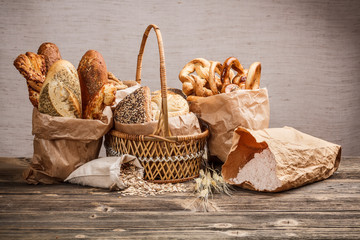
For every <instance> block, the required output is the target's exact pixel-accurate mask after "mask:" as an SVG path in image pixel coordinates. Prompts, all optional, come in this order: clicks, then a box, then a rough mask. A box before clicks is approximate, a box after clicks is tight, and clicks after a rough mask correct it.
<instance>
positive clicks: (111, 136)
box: [105, 25, 209, 183]
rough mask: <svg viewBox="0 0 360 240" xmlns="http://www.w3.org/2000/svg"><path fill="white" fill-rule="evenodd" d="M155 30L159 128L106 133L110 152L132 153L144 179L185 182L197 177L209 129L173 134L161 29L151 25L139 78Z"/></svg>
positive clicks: (147, 31) (138, 68)
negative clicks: (136, 132) (134, 132)
mask: <svg viewBox="0 0 360 240" xmlns="http://www.w3.org/2000/svg"><path fill="white" fill-rule="evenodd" d="M152 28H153V29H154V30H155V33H156V37H157V42H158V47H159V55H160V82H161V97H162V107H161V112H160V117H159V121H158V125H157V128H156V130H155V132H154V133H153V134H151V135H148V136H145V135H130V134H126V133H122V132H119V131H116V130H112V131H110V132H109V133H108V134H107V135H106V137H105V147H106V154H107V156H119V155H122V154H131V155H134V156H136V157H137V158H138V159H139V160H140V162H141V164H142V166H143V167H144V179H145V180H148V181H151V182H156V183H175V182H184V181H187V180H190V179H193V178H195V177H198V175H199V170H200V164H201V160H202V156H203V154H204V147H205V144H206V138H207V136H208V135H209V131H208V130H207V129H205V131H203V132H202V133H200V134H196V135H189V136H171V134H170V131H169V126H168V109H167V96H166V95H167V91H166V90H167V87H166V69H165V57H164V48H163V42H162V38H161V33H160V29H159V28H158V27H157V26H156V25H149V26H148V27H147V28H146V30H145V33H144V35H143V39H142V42H141V46H140V51H139V55H138V61H137V69H136V81H137V82H138V83H141V67H142V58H143V52H144V47H145V44H146V40H147V37H148V35H149V32H150V30H151V29H152Z"/></svg>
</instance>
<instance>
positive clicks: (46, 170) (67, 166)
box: [23, 108, 113, 184]
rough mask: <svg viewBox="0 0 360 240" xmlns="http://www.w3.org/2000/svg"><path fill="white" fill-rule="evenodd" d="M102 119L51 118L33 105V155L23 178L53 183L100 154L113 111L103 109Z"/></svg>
mask: <svg viewBox="0 0 360 240" xmlns="http://www.w3.org/2000/svg"><path fill="white" fill-rule="evenodd" d="M104 115H105V116H104V118H103V119H102V120H89V119H75V118H67V117H53V116H49V115H47V114H42V113H40V112H39V111H38V109H36V108H34V110H33V117H32V134H33V135H35V137H34V141H33V144H34V154H33V158H32V160H31V163H30V166H29V168H28V169H27V170H25V171H24V173H23V177H24V179H25V180H26V181H27V182H28V183H30V184H37V183H45V184H53V183H57V182H61V181H63V180H64V179H65V178H66V177H67V176H68V175H69V174H70V173H71V172H73V171H74V170H75V169H76V168H78V167H79V166H81V165H83V164H84V163H86V162H88V161H90V160H93V159H96V158H98V156H99V152H100V148H101V145H102V138H103V136H104V135H105V134H106V133H107V132H108V131H109V130H110V129H111V127H112V125H113V121H112V111H111V109H110V108H105V110H104Z"/></svg>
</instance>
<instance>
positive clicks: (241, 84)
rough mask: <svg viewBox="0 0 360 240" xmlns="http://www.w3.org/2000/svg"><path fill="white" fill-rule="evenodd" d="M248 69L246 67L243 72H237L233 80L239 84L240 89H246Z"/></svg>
mask: <svg viewBox="0 0 360 240" xmlns="http://www.w3.org/2000/svg"><path fill="white" fill-rule="evenodd" d="M248 71H249V70H248V69H244V73H243V74H239V73H238V74H236V76H235V77H234V78H233V80H232V83H233V84H236V85H238V86H239V88H240V89H245V82H246V79H247V75H248Z"/></svg>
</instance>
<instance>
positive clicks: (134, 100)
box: [114, 87, 152, 124]
mask: <svg viewBox="0 0 360 240" xmlns="http://www.w3.org/2000/svg"><path fill="white" fill-rule="evenodd" d="M114 119H115V121H117V122H119V123H123V124H136V123H146V122H150V121H151V119H152V112H151V97H150V89H149V88H148V87H140V88H138V89H136V90H135V91H134V92H132V93H130V94H129V95H127V96H126V97H125V98H124V99H123V100H122V101H120V102H119V103H118V105H116V108H115V110H114Z"/></svg>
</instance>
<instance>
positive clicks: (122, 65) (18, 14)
mask: <svg viewBox="0 0 360 240" xmlns="http://www.w3.org/2000/svg"><path fill="white" fill-rule="evenodd" d="M0 4H1V15H0V22H1V25H0V29H1V31H0V36H1V39H2V44H1V46H0V72H1V75H0V99H1V104H0V112H1V119H0V136H1V137H0V153H1V154H2V156H27V157H31V156H32V138H33V137H32V135H31V112H32V107H31V104H30V102H29V100H28V96H27V89H26V83H25V80H24V78H23V77H22V76H21V75H20V74H19V73H18V72H17V70H16V69H15V68H14V66H13V65H12V63H13V60H14V59H15V58H16V57H17V56H18V55H19V54H21V53H25V52H26V51H33V52H36V51H37V48H38V47H39V45H40V44H41V43H42V42H45V41H50V42H54V43H56V44H57V45H58V46H59V48H60V51H61V55H62V57H63V58H64V59H66V60H69V61H70V62H72V63H73V64H74V66H75V67H77V65H78V62H79V61H80V59H81V57H82V55H83V54H84V53H85V52H86V51H87V50H88V49H95V50H97V51H99V52H101V53H102V55H103V57H104V59H105V61H106V64H107V66H108V69H109V70H110V71H111V72H113V73H114V74H115V75H116V76H117V77H119V78H120V79H134V78H135V70H136V60H137V54H138V51H139V46H140V41H141V37H142V34H143V32H144V30H145V28H146V26H147V25H148V24H150V23H154V24H157V25H158V26H159V27H160V29H161V32H162V35H163V41H164V48H165V59H166V67H167V76H168V85H169V86H171V87H177V88H181V84H180V81H179V80H178V73H179V72H180V70H181V69H182V67H183V66H184V65H185V64H186V63H187V62H188V61H190V60H191V59H193V58H196V57H204V58H207V59H209V60H217V61H221V62H222V61H224V60H225V59H226V58H227V57H229V56H235V57H237V58H239V60H240V62H241V63H242V64H243V65H244V66H245V67H249V65H250V64H251V63H252V62H255V61H260V62H262V66H263V68H262V69H263V72H262V82H261V86H262V87H267V88H268V91H269V96H270V106H271V118H270V126H271V127H282V126H284V125H287V126H291V127H294V128H296V129H298V130H300V131H303V132H305V133H309V134H311V135H314V136H316V137H320V138H323V139H325V140H328V141H330V142H334V143H337V144H341V145H342V147H343V155H359V154H360V152H359V151H360V150H359V149H360V148H359V146H360V144H359V139H360V121H359V119H360V94H359V93H358V92H359V91H360V79H359V76H360V68H359V65H360V45H359V42H360V30H359V29H360V2H359V1H356V0H345V1H335V0H332V1H320V0H304V1H295V0H294V1H285V0H273V1H267V0H255V1H238V0H229V1H215V0H207V1H205V0H201V1H187V0H186V1H183V0H178V1H160V0H156V1H143V0H142V1H139V0H137V1H132V0H125V1H115V0H107V1H84V0H79V1H69V0H65V1H53V0H50V1H41V0H26V1H25V0H17V1H16V0H15V1H6V0H1V1H0ZM142 74H143V77H142V79H143V83H144V84H146V85H149V86H150V88H151V89H152V90H157V89H159V88H160V82H159V56H158V50H157V45H156V41H155V36H154V34H153V33H151V34H150V36H149V40H148V43H147V46H146V49H145V53H144V62H143V71H142Z"/></svg>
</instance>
